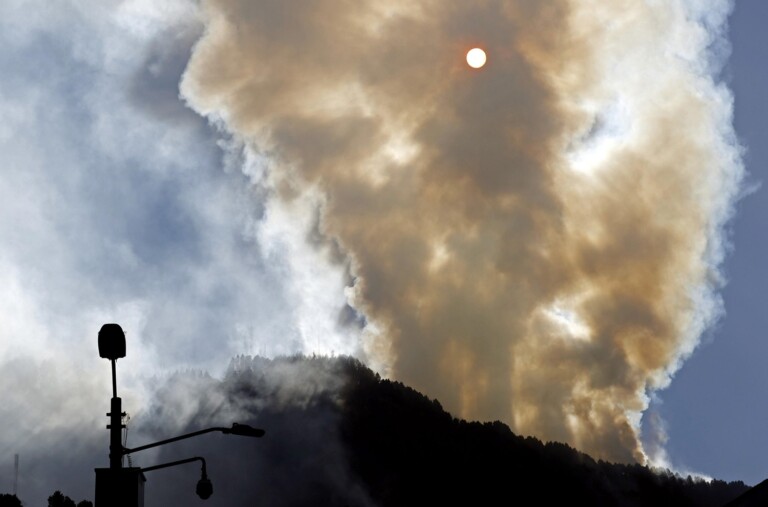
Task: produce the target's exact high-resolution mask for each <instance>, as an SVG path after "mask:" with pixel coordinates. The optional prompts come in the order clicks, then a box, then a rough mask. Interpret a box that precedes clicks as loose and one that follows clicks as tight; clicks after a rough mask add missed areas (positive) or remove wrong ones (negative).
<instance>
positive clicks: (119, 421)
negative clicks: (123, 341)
mask: <svg viewBox="0 0 768 507" xmlns="http://www.w3.org/2000/svg"><path fill="white" fill-rule="evenodd" d="M116 363H117V360H116V359H112V403H111V406H110V412H109V413H108V414H107V415H108V416H109V425H108V426H107V428H108V429H109V468H111V469H112V470H118V469H120V468H123V439H122V438H121V437H122V434H123V427H124V426H123V400H122V399H120V398H118V397H117V366H116Z"/></svg>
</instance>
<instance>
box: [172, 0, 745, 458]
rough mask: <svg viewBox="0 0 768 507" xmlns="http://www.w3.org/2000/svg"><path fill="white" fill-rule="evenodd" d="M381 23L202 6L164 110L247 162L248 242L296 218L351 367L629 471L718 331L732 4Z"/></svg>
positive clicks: (374, 12) (351, 11)
mask: <svg viewBox="0 0 768 507" xmlns="http://www.w3.org/2000/svg"><path fill="white" fill-rule="evenodd" d="M382 5H383V4H381V3H380V2H373V1H368V2H366V1H363V2H345V1H341V0H317V1H313V2H306V3H303V4H302V7H301V9H297V8H295V7H290V6H289V4H286V3H285V2H281V1H261V2H257V3H254V2H251V1H246V0H241V1H239V0H210V1H205V2H203V7H202V12H203V17H204V22H205V26H206V30H205V34H204V36H203V37H202V39H201V40H200V41H199V43H198V45H197V46H196V48H195V50H194V53H193V55H192V59H191V61H190V64H189V66H188V68H187V71H186V74H185V77H184V81H183V84H182V92H183V94H184V96H185V97H186V98H187V100H188V101H189V102H190V104H191V105H192V106H193V107H194V108H195V109H196V110H197V111H199V112H200V113H201V114H203V115H205V116H207V117H208V118H210V119H211V120H212V121H213V122H214V123H216V124H218V125H221V126H223V128H225V129H227V130H228V131H229V132H231V133H232V134H233V136H234V137H235V138H236V139H239V140H242V142H243V143H244V145H245V146H246V152H247V153H249V154H250V155H249V156H250V157H251V159H252V160H258V161H259V163H258V164H256V165H257V166H258V168H259V170H258V171H254V170H253V167H255V166H254V165H253V164H252V165H251V166H247V173H248V174H249V175H250V176H251V177H252V178H254V181H258V182H259V184H260V186H261V187H262V188H264V189H265V191H266V204H265V217H264V220H265V224H267V225H265V228H266V229H269V224H270V223H272V222H275V223H282V221H283V218H282V217H285V216H293V217H294V218H296V217H304V218H303V220H304V222H303V223H304V224H305V227H307V228H308V229H307V234H308V237H309V238H310V240H311V241H312V242H313V244H314V245H315V247H316V251H317V252H320V253H322V255H323V256H324V258H325V259H327V261H328V262H331V263H336V264H337V265H338V268H337V270H338V271H339V272H347V273H348V288H347V290H346V294H347V298H348V302H349V304H350V306H351V307H352V308H354V309H355V310H356V312H351V311H350V309H347V313H348V314H350V315H352V317H354V319H355V321H356V322H358V323H359V324H360V325H364V326H365V329H364V330H363V347H364V349H365V353H366V355H367V358H368V360H369V362H371V363H372V364H374V365H376V366H377V367H378V368H379V369H380V370H381V371H384V372H388V373H390V374H391V375H392V376H394V377H395V378H398V379H399V380H402V381H404V382H406V383H408V384H410V385H413V386H414V387H416V388H417V389H420V390H423V391H425V392H426V393H428V394H429V395H430V396H435V397H437V398H439V399H440V400H441V401H442V402H443V403H444V404H445V405H446V407H447V408H448V409H450V410H452V411H454V412H455V413H457V414H459V415H461V416H464V417H471V418H479V419H501V420H503V421H505V422H508V423H510V425H511V426H512V428H513V430H515V431H517V432H520V433H523V434H533V435H537V436H539V437H542V438H544V439H553V440H559V441H565V442H569V443H571V444H573V445H575V446H577V447H578V448H579V449H582V450H584V451H587V452H589V453H592V454H593V455H595V456H598V457H602V458H608V459H612V460H619V461H631V460H641V461H642V460H645V459H646V456H645V453H644V451H643V449H642V447H641V445H640V442H639V436H638V432H639V421H640V417H641V414H642V412H643V410H644V409H645V408H646V407H647V404H648V396H649V394H650V393H651V392H652V391H654V390H656V389H659V388H662V387H664V386H666V385H667V384H668V382H669V380H670V375H671V374H672V373H674V371H675V370H676V369H677V368H678V367H679V365H680V361H681V360H682V359H684V358H685V357H686V356H687V355H688V354H690V352H691V351H692V350H693V348H694V347H695V346H696V344H697V341H698V339H699V337H700V335H701V333H702V332H703V331H704V330H705V329H706V328H707V326H709V325H711V324H712V323H713V322H714V320H715V319H716V318H717V317H718V316H719V314H720V311H721V310H720V302H719V299H718V297H717V295H716V294H715V292H714V291H715V290H716V289H718V287H719V285H720V283H721V279H720V276H719V274H718V266H719V263H720V261H721V260H722V255H723V250H724V248H725V243H724V239H723V230H722V228H723V225H724V223H725V222H726V220H727V219H728V218H729V215H730V212H731V205H732V203H733V201H734V199H735V198H736V197H737V194H738V191H739V185H740V181H741V178H742V167H741V165H740V160H739V148H738V146H737V145H736V143H735V141H734V136H733V131H732V126H731V103H732V99H731V96H730V94H729V92H728V90H727V89H726V88H724V87H723V86H722V85H721V84H719V83H718V82H717V80H716V76H717V73H718V72H719V70H720V64H721V63H722V61H723V58H724V57H725V56H726V52H727V51H726V50H727V47H726V41H725V39H724V37H723V31H724V29H725V22H726V16H727V14H728V12H729V8H730V3H729V2H726V1H720V2H696V1H693V0H690V1H683V0H680V1H672V2H641V1H635V2H633V1H619V0H616V1H612V2H604V1H601V2H584V1H578V2H577V1H572V2H568V1H559V2H531V1H517V2H514V1H510V2H492V1H489V2H477V3H472V4H471V5H470V4H469V3H461V4H457V3H446V2H437V1H434V2H420V3H418V4H414V3H413V2H388V3H387V4H386V7H382ZM473 46H481V47H483V48H484V49H485V50H486V52H487V53H488V64H487V65H486V66H485V67H484V68H483V69H481V70H479V71H473V70H471V69H469V68H467V67H466V65H465V63H464V54H465V52H466V50H467V49H469V48H470V47H473ZM248 167H250V169H249V168H248ZM294 223H295V222H294ZM294 259H295V256H294ZM297 265H298V264H297ZM361 315H364V316H365V319H363V318H362V317H361Z"/></svg>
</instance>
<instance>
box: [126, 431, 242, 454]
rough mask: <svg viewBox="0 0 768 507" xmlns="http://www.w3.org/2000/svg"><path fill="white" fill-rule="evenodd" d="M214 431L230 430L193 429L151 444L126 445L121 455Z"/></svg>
mask: <svg viewBox="0 0 768 507" xmlns="http://www.w3.org/2000/svg"><path fill="white" fill-rule="evenodd" d="M214 431H221V432H222V433H228V432H230V431H231V429H230V428H208V429H205V430H200V431H193V432H192V433H187V434H185V435H181V436H178V437H173V438H169V439H166V440H160V441H159V442H153V443H151V444H147V445H142V446H140V447H134V448H133V449H129V448H127V447H123V455H126V454H131V453H133V452H138V451H143V450H145V449H151V448H153V447H157V446H159V445H165V444H170V443H171V442H177V441H179V440H184V439H187V438H192V437H196V436H198V435H204V434H206V433H211V432H214Z"/></svg>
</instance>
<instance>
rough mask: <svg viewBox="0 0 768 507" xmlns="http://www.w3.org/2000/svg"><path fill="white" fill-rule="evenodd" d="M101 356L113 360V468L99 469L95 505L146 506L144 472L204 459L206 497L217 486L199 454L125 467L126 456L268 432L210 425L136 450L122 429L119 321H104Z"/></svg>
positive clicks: (201, 489) (202, 493) (202, 491)
mask: <svg viewBox="0 0 768 507" xmlns="http://www.w3.org/2000/svg"><path fill="white" fill-rule="evenodd" d="M99 356H100V357H103V358H105V359H109V360H110V362H111V363H112V399H111V401H110V412H109V413H108V414H107V416H108V417H109V425H107V429H109V468H97V469H96V495H95V507H143V506H144V482H146V479H145V478H144V472H149V471H152V470H158V469H160V468H168V467H172V466H177V465H183V464H185V463H191V462H192V461H202V463H203V465H202V477H201V478H200V480H199V481H198V483H197V488H196V493H197V495H198V496H199V497H200V498H202V499H203V500H205V499H207V498H209V497H210V496H211V495H212V494H213V485H212V484H211V480H210V479H209V478H208V472H207V470H206V467H205V459H203V458H201V457H199V456H196V457H194V458H188V459H183V460H178V461H172V462H170V463H164V464H161V465H155V466H151V467H146V468H138V467H131V468H123V456H125V455H127V454H131V453H134V452H138V451H143V450H145V449H150V448H152V447H158V446H160V445H165V444H169V443H171V442H177V441H179V440H184V439H187V438H192V437H196V436H199V435H203V434H205V433H211V432H214V431H218V432H221V433H224V434H225V435H238V436H244V437H256V438H261V437H263V436H264V434H265V432H264V430H263V429H259V428H253V427H251V426H249V425H247V424H238V423H233V424H232V426H231V427H230V428H224V427H214V428H207V429H204V430H199V431H193V432H192V433H186V434H184V435H180V436H177V437H173V438H168V439H165V440H160V441H158V442H153V443H151V444H147V445H142V446H139V447H134V448H133V449H129V448H127V447H123V444H122V441H121V434H122V429H123V428H125V425H124V424H123V417H125V413H124V412H123V411H122V400H121V399H120V398H119V397H118V396H117V360H118V359H120V358H122V357H125V333H123V329H122V328H121V327H120V326H119V325H118V324H104V325H103V326H102V327H101V330H100V331H99Z"/></svg>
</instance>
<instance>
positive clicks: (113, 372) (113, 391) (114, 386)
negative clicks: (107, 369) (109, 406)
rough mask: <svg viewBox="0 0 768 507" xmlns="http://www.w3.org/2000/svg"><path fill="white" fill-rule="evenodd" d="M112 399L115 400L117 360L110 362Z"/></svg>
mask: <svg viewBox="0 0 768 507" xmlns="http://www.w3.org/2000/svg"><path fill="white" fill-rule="evenodd" d="M112 397H113V398H117V359H113V360H112Z"/></svg>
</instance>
